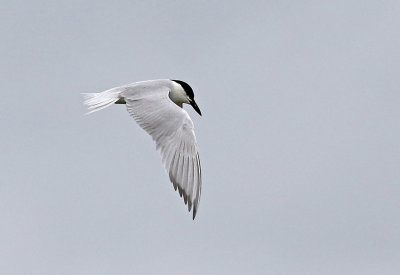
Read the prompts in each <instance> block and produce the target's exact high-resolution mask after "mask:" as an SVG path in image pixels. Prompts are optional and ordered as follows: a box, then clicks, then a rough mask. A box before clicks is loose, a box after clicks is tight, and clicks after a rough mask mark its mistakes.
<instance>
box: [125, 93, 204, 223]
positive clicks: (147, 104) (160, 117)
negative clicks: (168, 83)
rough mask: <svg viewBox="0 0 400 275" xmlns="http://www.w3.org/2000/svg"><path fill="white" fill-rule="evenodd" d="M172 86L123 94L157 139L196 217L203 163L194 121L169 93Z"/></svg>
mask: <svg viewBox="0 0 400 275" xmlns="http://www.w3.org/2000/svg"><path fill="white" fill-rule="evenodd" d="M168 94H169V88H168V87H151V88H150V87H145V88H143V87H142V88H140V87H131V88H126V89H124V91H123V92H122V93H121V95H122V96H123V97H124V99H125V102H126V107H127V110H128V112H129V114H130V115H131V116H132V117H133V118H134V119H135V120H136V122H137V123H138V124H139V125H140V127H142V128H143V129H144V130H145V131H146V132H147V133H149V134H150V135H151V136H152V138H153V140H154V141H155V142H156V146H157V150H160V152H161V156H162V161H163V164H164V166H165V169H166V170H167V172H168V174H169V178H170V180H171V182H172V184H173V186H174V188H175V190H177V189H178V191H179V195H180V196H181V197H182V196H183V199H184V202H185V204H188V210H189V212H190V210H191V208H192V206H193V219H194V218H195V217H196V212H197V209H198V207H199V202H200V195H201V166H200V158H199V153H198V150H197V144H196V136H195V134H194V127H193V122H192V120H191V119H190V117H189V115H188V113H187V112H186V111H185V110H184V109H183V108H180V107H179V106H178V105H176V104H175V103H174V102H172V101H171V99H170V98H169V96H168Z"/></svg>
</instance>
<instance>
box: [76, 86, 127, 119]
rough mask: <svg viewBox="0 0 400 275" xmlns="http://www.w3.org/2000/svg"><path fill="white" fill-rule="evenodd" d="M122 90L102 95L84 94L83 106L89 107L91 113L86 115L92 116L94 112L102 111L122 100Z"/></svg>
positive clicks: (112, 90)
mask: <svg viewBox="0 0 400 275" xmlns="http://www.w3.org/2000/svg"><path fill="white" fill-rule="evenodd" d="M120 92H121V91H120V90H119V89H115V88H114V89H111V90H107V91H104V92H101V93H83V94H82V95H83V98H84V101H83V104H85V105H87V106H88V109H89V112H87V113H86V114H91V113H93V112H97V111H100V110H101V109H104V108H106V107H108V106H110V105H112V104H114V103H115V102H117V101H118V100H119V99H120V96H119V94H120Z"/></svg>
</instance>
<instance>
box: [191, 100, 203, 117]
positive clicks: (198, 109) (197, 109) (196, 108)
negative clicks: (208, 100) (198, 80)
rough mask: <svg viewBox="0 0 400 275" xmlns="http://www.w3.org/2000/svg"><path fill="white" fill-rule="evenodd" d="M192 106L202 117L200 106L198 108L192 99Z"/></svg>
mask: <svg viewBox="0 0 400 275" xmlns="http://www.w3.org/2000/svg"><path fill="white" fill-rule="evenodd" d="M190 105H192V107H193V109H194V110H195V111H196V112H197V113H198V114H199V115H201V111H200V108H199V106H197V104H196V101H194V99H192V100H191V101H190Z"/></svg>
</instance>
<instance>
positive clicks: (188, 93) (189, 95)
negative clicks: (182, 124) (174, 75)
mask: <svg viewBox="0 0 400 275" xmlns="http://www.w3.org/2000/svg"><path fill="white" fill-rule="evenodd" d="M172 81H174V82H176V83H178V84H179V85H181V87H182V89H183V91H184V92H185V93H186V99H187V102H184V103H187V104H190V105H191V106H192V107H193V109H194V110H195V111H196V112H197V113H198V114H199V115H201V111H200V108H199V106H197V104H196V101H195V100H194V93H193V89H192V87H190V86H189V84H187V83H186V82H184V81H182V80H172Z"/></svg>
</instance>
